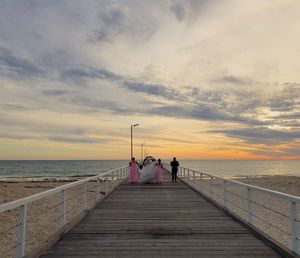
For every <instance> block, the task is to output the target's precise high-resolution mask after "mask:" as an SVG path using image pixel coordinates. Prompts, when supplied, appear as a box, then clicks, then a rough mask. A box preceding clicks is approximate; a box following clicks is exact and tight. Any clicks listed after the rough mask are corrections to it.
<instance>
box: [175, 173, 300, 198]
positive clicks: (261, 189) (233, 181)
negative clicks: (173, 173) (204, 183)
mask: <svg viewBox="0 0 300 258" xmlns="http://www.w3.org/2000/svg"><path fill="white" fill-rule="evenodd" d="M181 168H183V169H188V168H185V167H181ZM189 170H190V171H192V172H195V173H199V174H202V175H205V176H208V177H213V178H216V179H221V180H223V181H227V182H230V183H232V184H236V185H241V186H244V187H247V188H251V189H255V190H257V191H260V192H264V193H266V194H271V195H276V196H277V197H279V198H281V199H283V200H288V201H291V200H293V201H295V202H297V203H299V202H300V197H298V196H295V195H290V194H286V193H282V192H278V191H274V190H269V189H266V188H262V187H259V186H254V185H250V184H246V183H243V182H239V181H236V180H232V179H226V178H224V177H220V176H215V175H210V174H207V173H204V172H200V171H196V170H193V169H189Z"/></svg>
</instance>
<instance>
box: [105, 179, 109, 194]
mask: <svg viewBox="0 0 300 258" xmlns="http://www.w3.org/2000/svg"><path fill="white" fill-rule="evenodd" d="M105 192H106V193H107V192H108V177H107V176H106V177H105Z"/></svg>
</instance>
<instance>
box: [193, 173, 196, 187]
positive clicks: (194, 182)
mask: <svg viewBox="0 0 300 258" xmlns="http://www.w3.org/2000/svg"><path fill="white" fill-rule="evenodd" d="M193 184H194V185H196V177H195V170H193Z"/></svg>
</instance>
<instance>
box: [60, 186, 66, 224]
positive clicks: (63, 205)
mask: <svg viewBox="0 0 300 258" xmlns="http://www.w3.org/2000/svg"><path fill="white" fill-rule="evenodd" d="M60 202H61V210H60V216H61V220H60V225H61V227H63V226H64V225H66V222H67V190H66V189H65V190H62V191H61V192H60Z"/></svg>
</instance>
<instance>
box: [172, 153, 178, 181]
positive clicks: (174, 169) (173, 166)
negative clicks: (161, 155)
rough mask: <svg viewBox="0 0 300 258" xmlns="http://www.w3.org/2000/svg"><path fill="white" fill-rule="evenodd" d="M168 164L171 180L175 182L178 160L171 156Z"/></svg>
mask: <svg viewBox="0 0 300 258" xmlns="http://www.w3.org/2000/svg"><path fill="white" fill-rule="evenodd" d="M170 166H171V167H172V182H177V171H178V167H179V162H178V161H177V160H176V158H175V157H174V158H173V161H171V163H170Z"/></svg>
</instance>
